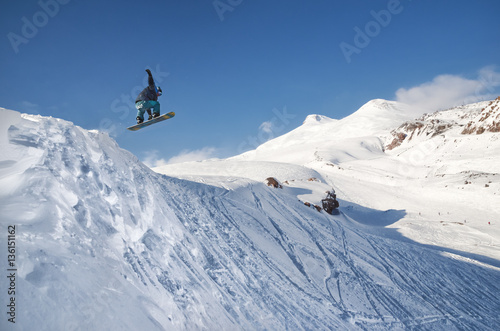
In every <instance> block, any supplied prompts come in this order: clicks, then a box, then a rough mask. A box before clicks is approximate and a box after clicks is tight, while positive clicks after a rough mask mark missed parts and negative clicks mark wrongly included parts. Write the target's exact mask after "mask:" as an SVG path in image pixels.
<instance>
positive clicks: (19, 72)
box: [0, 0, 500, 165]
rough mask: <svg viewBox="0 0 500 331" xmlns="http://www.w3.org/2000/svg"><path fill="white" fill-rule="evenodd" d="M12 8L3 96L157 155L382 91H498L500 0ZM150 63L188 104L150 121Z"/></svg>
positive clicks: (182, 156)
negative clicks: (141, 107) (146, 116)
mask: <svg viewBox="0 0 500 331" xmlns="http://www.w3.org/2000/svg"><path fill="white" fill-rule="evenodd" d="M0 6H1V11H0V31H1V33H2V39H1V42H0V54H1V61H0V107H4V108H8V109H14V110H18V111H21V112H27V113H31V114H42V115H46V116H53V117H58V118H62V119H65V120H69V121H72V122H73V123H75V124H77V125H79V126H81V127H83V128H85V129H101V130H106V131H109V132H110V134H111V135H112V136H113V137H114V138H115V139H116V140H117V141H118V143H119V144H120V146H121V147H122V148H125V149H127V150H129V151H131V152H132V153H134V154H135V155H137V157H139V158H140V159H141V160H144V161H147V162H148V163H149V164H152V165H154V164H161V163H162V162H169V161H170V162H174V161H182V160H188V159H200V158H206V157H228V156H232V155H235V154H238V153H241V152H243V151H245V150H249V149H253V148H255V147H256V146H257V145H259V144H261V143H263V142H264V141H266V140H267V139H269V138H272V137H274V136H279V135H281V134H283V133H286V132H288V131H290V130H292V129H294V128H295V127H297V126H299V125H300V124H301V123H302V121H303V120H304V118H305V117H306V116H307V115H308V114H316V113H317V114H322V115H326V116H329V117H332V118H342V117H345V116H347V115H349V114H351V113H352V112H354V111H356V110H357V109H358V108H359V107H360V106H362V105H363V104H364V103H366V102H367V101H369V100H371V99H374V98H384V99H390V100H396V99H398V100H400V101H405V102H408V103H411V102H414V103H419V102H420V101H421V100H422V99H425V100H426V101H425V102H424V105H425V106H426V107H434V106H435V107H436V109H439V108H444V107H446V106H448V105H449V106H451V105H453V104H457V103H460V102H462V103H463V102H464V101H479V100H480V99H483V98H485V97H490V96H493V95H499V94H500V89H499V85H500V75H499V72H500V67H499V66H500V63H499V60H500V57H499V54H500V20H499V19H498V14H499V13H500V2H499V1H497V0H476V1H464V0H457V1H439V0H413V1H410V0H400V1H398V0H384V1H379V0H351V1H348V0H343V1H333V0H316V1H305V0H301V1H298V0H288V1H285V0H276V1H258V0H256V1H250V0H220V1H219V0H216V1H213V0H176V1H174V0H163V1H153V0H143V1H130V0H121V1H95V0H86V1H81V0H41V1H35V0H26V1H9V2H7V1H3V2H2V4H1V5H0ZM146 68H151V70H152V72H153V74H154V76H155V78H156V80H157V84H158V85H160V86H161V87H162V89H163V91H164V95H163V96H162V97H161V98H160V100H159V101H160V103H161V111H162V113H164V112H168V111H175V112H176V117H175V118H173V119H171V120H168V121H166V122H163V123H161V124H156V125H154V126H151V127H149V128H147V129H143V130H141V131H138V132H128V131H127V130H125V128H126V127H127V126H129V125H132V124H133V123H134V122H135V116H136V110H135V108H134V103H133V101H134V100H135V97H136V95H137V94H138V92H139V91H140V90H141V89H142V88H143V87H145V84H146V73H145V71H144V70H145V69H146Z"/></svg>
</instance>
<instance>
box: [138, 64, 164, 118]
mask: <svg viewBox="0 0 500 331" xmlns="http://www.w3.org/2000/svg"><path fill="white" fill-rule="evenodd" d="M146 72H147V73H148V76H149V77H148V84H149V85H148V87H146V88H145V89H144V90H142V92H141V93H139V95H138V96H137V99H135V108H137V118H136V119H137V124H140V123H142V122H144V113H145V112H146V111H147V112H148V115H149V118H148V120H151V119H153V118H156V117H158V116H160V103H159V102H158V97H159V96H161V94H162V91H161V88H160V87H159V86H156V85H155V81H154V79H153V75H152V74H151V70H149V69H146ZM151 108H152V109H153V115H151Z"/></svg>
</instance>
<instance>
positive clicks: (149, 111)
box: [148, 109, 153, 121]
mask: <svg viewBox="0 0 500 331" xmlns="http://www.w3.org/2000/svg"><path fill="white" fill-rule="evenodd" d="M152 119H153V116H152V115H151V109H148V121H151V120H152Z"/></svg>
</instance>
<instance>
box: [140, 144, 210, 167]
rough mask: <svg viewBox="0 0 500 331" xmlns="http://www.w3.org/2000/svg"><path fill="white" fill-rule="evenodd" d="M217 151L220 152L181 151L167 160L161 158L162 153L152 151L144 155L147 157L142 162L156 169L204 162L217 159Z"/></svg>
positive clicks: (204, 148)
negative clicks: (175, 164) (178, 164)
mask: <svg viewBox="0 0 500 331" xmlns="http://www.w3.org/2000/svg"><path fill="white" fill-rule="evenodd" d="M217 151H218V150H217V149H216V148H214V147H203V148H202V149H197V150H187V149H186V150H183V151H181V152H180V153H179V154H178V155H176V156H173V157H171V158H170V159H168V160H166V159H165V158H162V157H160V153H159V152H158V151H157V150H151V151H147V152H145V153H144V154H145V155H146V157H145V158H144V159H143V161H142V162H143V163H144V164H145V165H147V166H148V167H150V168H156V167H161V166H164V165H167V164H173V163H183V162H193V161H203V160H207V159H211V158H214V157H215V155H216V153H217Z"/></svg>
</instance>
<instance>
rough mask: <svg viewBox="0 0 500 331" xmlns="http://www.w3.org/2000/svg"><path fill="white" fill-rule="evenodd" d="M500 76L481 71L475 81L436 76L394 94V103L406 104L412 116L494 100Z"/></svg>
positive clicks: (484, 70) (491, 72)
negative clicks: (413, 114)
mask: <svg viewBox="0 0 500 331" xmlns="http://www.w3.org/2000/svg"><path fill="white" fill-rule="evenodd" d="M499 85H500V73H498V72H496V71H495V68H494V67H485V68H483V69H481V70H480V71H479V73H478V77H477V78H476V79H467V78H464V77H461V76H457V75H439V76H437V77H435V78H434V79H433V80H432V81H430V82H426V83H423V84H420V85H418V86H415V87H411V88H408V89H406V88H400V89H398V90H397V91H396V100H397V101H399V102H402V103H404V104H406V105H407V106H408V108H409V110H410V111H412V112H415V114H416V115H417V114H423V113H428V112H433V111H436V110H440V109H447V108H451V107H454V106H459V105H462V104H468V103H473V102H478V101H481V100H488V99H493V98H495V94H494V92H495V90H496V87H497V86H499Z"/></svg>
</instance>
